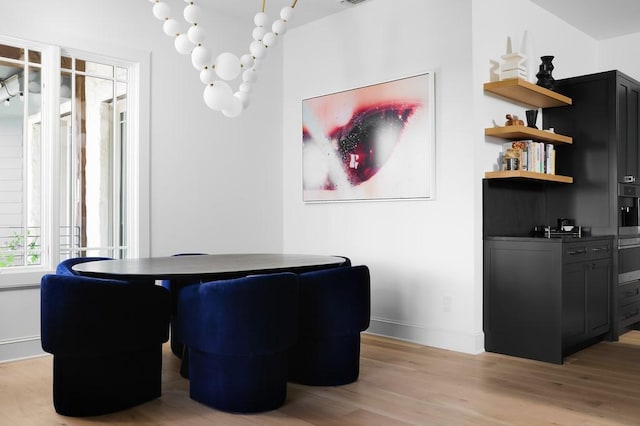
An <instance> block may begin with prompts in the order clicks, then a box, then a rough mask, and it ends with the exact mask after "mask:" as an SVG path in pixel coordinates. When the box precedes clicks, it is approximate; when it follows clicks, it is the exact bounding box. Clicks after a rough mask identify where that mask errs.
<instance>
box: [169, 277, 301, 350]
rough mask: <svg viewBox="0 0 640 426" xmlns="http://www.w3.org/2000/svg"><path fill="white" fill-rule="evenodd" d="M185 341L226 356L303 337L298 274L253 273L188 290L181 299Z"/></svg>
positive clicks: (279, 346)
mask: <svg viewBox="0 0 640 426" xmlns="http://www.w3.org/2000/svg"><path fill="white" fill-rule="evenodd" d="M178 311H179V312H180V315H181V321H180V333H181V336H182V338H183V341H184V343H185V344H187V345H188V346H190V347H194V348H197V349H199V350H201V351H204V352H210V353H216V354H220V355H261V354H267V353H274V352H280V351H283V350H286V349H288V348H289V347H291V346H292V345H293V344H294V343H295V340H296V338H297V332H298V325H297V316H298V277H297V275H296V274H293V273H288V272H285V273H276V274H265V275H252V276H248V277H244V278H236V279H230V280H220V281H211V282H207V283H203V284H201V285H198V286H189V287H185V288H184V289H182V291H181V292H180V296H179V299H178Z"/></svg>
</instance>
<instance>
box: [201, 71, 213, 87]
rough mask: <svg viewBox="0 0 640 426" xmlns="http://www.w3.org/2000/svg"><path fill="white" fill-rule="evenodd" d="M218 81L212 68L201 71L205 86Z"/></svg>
mask: <svg viewBox="0 0 640 426" xmlns="http://www.w3.org/2000/svg"><path fill="white" fill-rule="evenodd" d="M215 80H216V72H215V71H214V70H213V68H212V67H205V69H203V70H202V71H200V81H201V82H203V83H204V84H211V83H213V82H214V81H215Z"/></svg>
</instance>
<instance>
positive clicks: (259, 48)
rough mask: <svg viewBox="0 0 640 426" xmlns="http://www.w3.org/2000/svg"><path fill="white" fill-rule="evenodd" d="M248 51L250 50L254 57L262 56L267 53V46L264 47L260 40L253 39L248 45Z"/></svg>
mask: <svg viewBox="0 0 640 426" xmlns="http://www.w3.org/2000/svg"><path fill="white" fill-rule="evenodd" d="M249 52H251V54H252V55H253V57H254V58H262V57H263V56H264V55H266V54H267V48H266V47H264V44H262V42H261V41H257V40H254V41H252V42H251V44H250V45H249Z"/></svg>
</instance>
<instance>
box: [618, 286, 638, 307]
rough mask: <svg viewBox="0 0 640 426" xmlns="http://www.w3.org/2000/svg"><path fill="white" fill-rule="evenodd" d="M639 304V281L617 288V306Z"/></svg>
mask: <svg viewBox="0 0 640 426" xmlns="http://www.w3.org/2000/svg"><path fill="white" fill-rule="evenodd" d="M634 302H640V280H638V281H632V282H630V283H627V284H624V285H621V286H618V306H625V305H628V304H630V303H634Z"/></svg>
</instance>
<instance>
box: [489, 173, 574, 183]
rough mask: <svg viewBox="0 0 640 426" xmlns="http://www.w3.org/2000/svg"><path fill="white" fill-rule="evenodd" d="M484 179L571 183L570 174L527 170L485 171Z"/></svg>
mask: <svg viewBox="0 0 640 426" xmlns="http://www.w3.org/2000/svg"><path fill="white" fill-rule="evenodd" d="M484 177H485V178H486V179H532V180H543V181H549V182H560V183H573V178H572V177H570V176H562V175H551V174H546V173H537V172H530V171H527V170H505V171H501V172H486V173H485V174H484Z"/></svg>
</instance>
